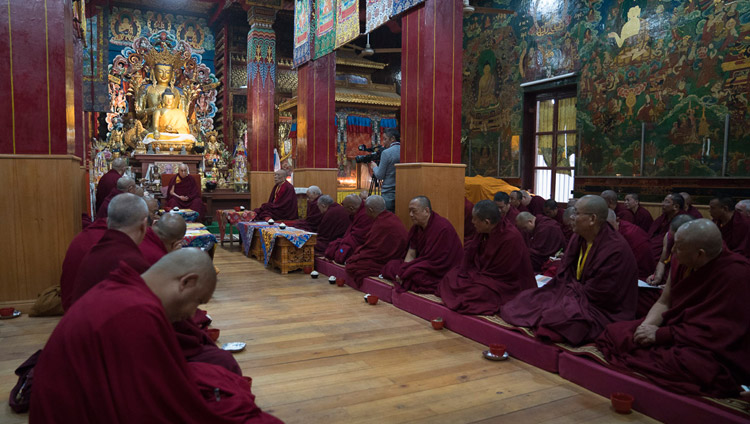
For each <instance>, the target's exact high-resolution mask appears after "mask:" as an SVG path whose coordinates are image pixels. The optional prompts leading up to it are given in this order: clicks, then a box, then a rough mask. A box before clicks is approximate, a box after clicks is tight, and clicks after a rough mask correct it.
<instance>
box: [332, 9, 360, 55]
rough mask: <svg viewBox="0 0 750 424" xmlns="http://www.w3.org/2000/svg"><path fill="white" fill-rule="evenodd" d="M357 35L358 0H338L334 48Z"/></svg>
mask: <svg viewBox="0 0 750 424" xmlns="http://www.w3.org/2000/svg"><path fill="white" fill-rule="evenodd" d="M357 37H359V0H338V7H336V48H339V47H341V46H343V45H344V44H346V43H348V42H350V41H352V40H354V39H355V38H357Z"/></svg>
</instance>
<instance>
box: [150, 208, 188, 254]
mask: <svg viewBox="0 0 750 424" xmlns="http://www.w3.org/2000/svg"><path fill="white" fill-rule="evenodd" d="M186 231H187V224H185V219H183V218H182V216H180V215H179V214H176V213H166V214H164V216H162V217H161V218H160V219H159V220H158V221H156V222H155V223H154V225H152V226H150V227H148V228H147V229H146V236H145V237H144V238H143V241H142V242H141V244H140V245H139V246H138V248H139V249H140V250H141V253H142V254H143V258H144V259H145V260H146V262H148V264H149V266H151V265H153V264H155V263H156V262H157V261H159V259H161V258H162V256H164V255H166V254H167V253H169V252H171V251H173V250H177V249H179V248H181V247H182V240H183V239H184V238H185V232H186Z"/></svg>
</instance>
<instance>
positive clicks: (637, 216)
mask: <svg viewBox="0 0 750 424" xmlns="http://www.w3.org/2000/svg"><path fill="white" fill-rule="evenodd" d="M625 207H626V208H628V210H629V211H630V213H632V214H633V224H635V225H637V226H638V227H640V229H642V230H643V231H645V232H646V233H648V230H649V229H650V228H651V224H653V223H654V217H652V216H651V212H649V211H648V210H646V208H644V207H643V206H641V201H640V198H639V197H638V194H637V193H628V194H626V195H625Z"/></svg>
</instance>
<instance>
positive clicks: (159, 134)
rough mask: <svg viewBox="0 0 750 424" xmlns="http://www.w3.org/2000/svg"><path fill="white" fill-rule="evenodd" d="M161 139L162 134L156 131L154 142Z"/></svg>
mask: <svg viewBox="0 0 750 424" xmlns="http://www.w3.org/2000/svg"><path fill="white" fill-rule="evenodd" d="M160 137H161V133H160V132H159V131H154V140H158V139H159V138H160Z"/></svg>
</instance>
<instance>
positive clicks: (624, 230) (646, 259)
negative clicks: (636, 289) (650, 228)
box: [607, 209, 656, 281]
mask: <svg viewBox="0 0 750 424" xmlns="http://www.w3.org/2000/svg"><path fill="white" fill-rule="evenodd" d="M610 211H611V213H610V214H609V215H608V217H607V222H609V224H610V225H611V226H612V227H614V229H615V230H617V232H619V233H620V234H621V235H622V236H623V237H624V238H625V241H627V242H628V246H630V250H631V251H632V252H633V256H634V257H635V261H636V263H637V264H638V279H639V280H643V281H646V279H648V276H649V275H651V274H652V273H653V272H654V270H655V269H656V261H655V260H654V256H653V255H652V254H651V241H650V240H649V238H648V234H646V232H645V231H643V230H641V228H640V227H639V226H637V225H635V224H633V223H630V222H628V221H621V220H619V219H617V215H616V214H615V211H614V210H612V209H610Z"/></svg>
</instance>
